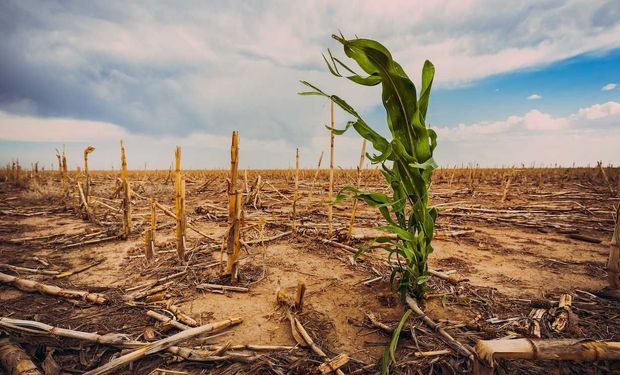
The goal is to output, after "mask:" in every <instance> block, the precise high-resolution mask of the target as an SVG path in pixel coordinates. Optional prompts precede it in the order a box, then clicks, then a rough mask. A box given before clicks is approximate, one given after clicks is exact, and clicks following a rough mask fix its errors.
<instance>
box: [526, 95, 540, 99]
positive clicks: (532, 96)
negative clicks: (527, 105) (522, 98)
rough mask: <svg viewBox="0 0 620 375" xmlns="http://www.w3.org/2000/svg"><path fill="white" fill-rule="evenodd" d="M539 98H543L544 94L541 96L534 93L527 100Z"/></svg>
mask: <svg viewBox="0 0 620 375" xmlns="http://www.w3.org/2000/svg"><path fill="white" fill-rule="evenodd" d="M538 99H542V96H540V95H538V94H532V95H530V96H528V97H527V100H538Z"/></svg>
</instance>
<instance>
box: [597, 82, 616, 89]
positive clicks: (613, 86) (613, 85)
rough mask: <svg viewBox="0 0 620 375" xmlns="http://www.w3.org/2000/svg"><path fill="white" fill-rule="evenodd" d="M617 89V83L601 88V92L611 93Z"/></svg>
mask: <svg viewBox="0 0 620 375" xmlns="http://www.w3.org/2000/svg"><path fill="white" fill-rule="evenodd" d="M616 87H618V84H617V83H608V84H606V85H605V86H603V87H601V91H611V90H615V89H616Z"/></svg>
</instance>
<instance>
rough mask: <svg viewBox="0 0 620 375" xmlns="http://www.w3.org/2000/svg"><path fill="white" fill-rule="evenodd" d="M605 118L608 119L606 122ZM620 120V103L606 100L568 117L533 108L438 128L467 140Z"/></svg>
mask: <svg viewBox="0 0 620 375" xmlns="http://www.w3.org/2000/svg"><path fill="white" fill-rule="evenodd" d="M602 120H606V121H607V122H604V121H602ZM609 124H620V103H618V102H607V103H602V104H594V105H592V106H590V107H587V108H580V109H579V110H578V111H577V112H575V113H573V114H571V115H569V116H566V117H554V116H552V115H550V114H548V113H544V112H541V111H540V110H538V109H533V110H531V111H529V112H527V113H526V114H524V115H523V116H509V117H507V118H506V119H505V120H501V121H494V122H486V121H485V122H479V123H474V124H470V125H466V124H459V125H458V126H456V127H447V126H439V127H436V128H435V131H436V132H437V134H438V135H439V137H440V139H442V138H443V139H449V140H467V141H471V140H473V139H476V138H483V137H487V136H495V135H498V134H513V135H514V134H521V135H528V134H532V133H533V132H539V131H545V132H555V133H556V134H557V131H559V130H566V129H572V130H577V131H579V130H583V129H585V128H588V127H590V128H592V126H593V125H596V126H599V127H600V126H602V125H609Z"/></svg>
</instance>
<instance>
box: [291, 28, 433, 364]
mask: <svg viewBox="0 0 620 375" xmlns="http://www.w3.org/2000/svg"><path fill="white" fill-rule="evenodd" d="M332 37H333V38H334V39H336V40H337V41H338V42H340V43H341V44H342V45H343V47H344V53H345V54H346V55H347V57H349V58H351V59H353V60H355V62H356V63H357V64H358V65H359V67H360V68H361V69H362V70H363V71H364V72H365V73H366V74H367V75H365V76H362V75H360V74H357V73H356V72H355V71H354V70H353V69H351V68H349V67H348V66H347V65H345V64H344V63H343V62H342V61H341V60H339V59H338V58H335V57H333V56H332V54H331V51H328V52H329V59H328V58H327V57H325V56H323V59H324V60H325V63H326V64H327V67H328V69H329V71H330V72H331V73H332V74H333V75H335V76H337V77H343V75H342V74H341V71H342V73H346V74H348V75H345V76H344V77H346V78H347V79H349V80H351V81H353V82H355V83H357V84H360V85H363V86H375V85H379V84H381V87H382V102H383V106H384V107H385V110H386V114H387V127H388V130H389V132H390V134H391V136H392V139H391V140H388V139H386V138H385V137H384V136H383V135H382V134H381V133H384V132H380V131H377V130H375V129H373V128H371V127H370V126H369V125H368V124H367V123H366V122H365V121H364V119H363V118H362V117H361V116H360V115H359V114H358V113H357V111H356V110H355V109H354V108H353V107H351V106H350V105H349V104H348V103H347V102H346V101H344V100H343V99H341V98H340V97H338V96H336V95H331V94H327V93H325V92H324V91H322V90H321V89H319V88H318V87H316V86H314V85H312V84H311V83H308V82H306V81H302V83H303V84H304V85H306V86H307V87H309V88H310V89H311V90H310V91H306V92H302V93H300V94H301V95H319V96H324V97H327V98H329V99H330V100H331V102H332V103H335V104H336V105H338V106H339V107H340V108H341V109H343V110H344V111H345V112H347V113H348V114H349V115H351V116H352V117H353V120H352V121H349V122H348V123H347V125H346V127H345V128H344V129H342V130H338V129H335V128H334V125H333V123H332V124H331V126H328V127H327V128H328V129H329V130H330V132H332V133H333V134H336V135H341V134H343V133H344V132H346V131H347V130H348V129H349V128H351V127H352V128H353V129H355V131H357V133H358V134H359V135H360V136H362V137H363V138H364V139H366V140H367V141H369V142H370V143H371V144H372V146H373V148H374V149H375V150H376V151H377V152H378V154H375V155H367V156H368V159H369V160H370V161H371V163H373V164H380V165H381V168H382V170H381V171H382V173H383V176H384V177H385V180H386V182H387V183H388V185H389V186H390V188H391V190H392V194H391V196H388V195H386V194H382V193H375V192H366V191H362V190H360V189H359V188H357V187H354V186H346V187H344V188H343V189H342V190H341V191H340V193H339V194H338V196H337V197H336V199H335V202H338V201H341V200H344V199H349V198H356V199H360V200H363V201H364V202H366V203H367V204H368V205H370V206H372V207H376V208H378V209H379V211H380V212H381V214H382V216H383V218H384V219H385V221H386V222H387V223H386V224H385V225H383V226H381V227H379V229H381V230H383V231H385V232H388V233H389V234H392V235H391V236H382V237H379V238H377V239H376V240H375V242H373V243H372V244H371V245H370V246H368V247H366V248H363V249H362V250H360V251H359V252H358V254H356V256H359V255H360V254H361V253H362V252H363V251H366V250H368V249H384V250H386V251H387V253H388V261H389V262H390V263H392V261H395V262H394V263H395V264H396V266H394V267H393V269H392V273H391V277H390V283H391V285H392V287H393V288H394V289H396V290H398V292H399V293H400V296H401V299H402V300H403V302H404V301H405V299H406V298H407V297H408V296H409V295H413V296H414V297H416V298H422V296H423V294H424V292H425V290H426V281H427V280H428V266H427V259H428V256H429V254H431V253H432V251H433V247H432V245H431V241H432V240H433V232H434V227H435V219H436V217H437V212H436V210H435V209H434V208H429V189H430V185H431V177H432V173H433V170H434V169H435V168H436V167H437V165H436V163H435V161H434V159H433V150H434V149H435V146H436V145H437V141H436V140H437V134H436V133H435V131H433V130H432V129H430V128H428V127H427V126H426V113H427V108H428V103H429V98H430V93H431V86H432V83H433V77H434V75H435V67H434V66H433V64H432V63H431V62H430V61H428V60H427V61H426V62H425V63H424V67H423V69H422V86H421V88H422V90H421V91H420V95H419V97H418V96H417V92H416V88H415V85H414V84H413V82H412V81H411V80H410V79H409V77H408V76H407V74H406V73H405V71H404V70H403V68H402V67H401V66H400V64H398V63H397V62H396V61H394V60H393V58H392V55H391V54H390V52H389V51H388V50H387V48H385V47H384V46H383V45H381V44H380V43H378V42H376V41H374V40H370V39H351V40H347V39H345V38H344V36H342V35H340V36H338V35H333V36H332ZM393 234H395V235H396V236H393ZM409 313H410V312H407V313H405V315H404V316H403V318H402V319H401V322H400V324H399V328H402V327H403V326H404V324H405V322H406V320H407V318H408V316H409ZM398 331H399V330H397V331H396V333H395V334H394V337H393V338H392V342H391V343H390V345H389V346H388V347H387V348H386V353H385V355H384V361H383V373H387V372H389V367H390V364H391V363H392V362H393V361H394V352H395V349H396V345H397V343H398V334H399V333H398Z"/></svg>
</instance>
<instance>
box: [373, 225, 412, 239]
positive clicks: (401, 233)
mask: <svg viewBox="0 0 620 375" xmlns="http://www.w3.org/2000/svg"><path fill="white" fill-rule="evenodd" d="M377 229H378V230H382V231H385V232H390V233H394V234H396V235H397V236H398V237H399V238H401V239H403V240H405V241H412V240H413V237H412V236H411V233H409V232H407V231H406V230H404V229H402V228H399V227H398V226H396V225H382V226H380V227H377Z"/></svg>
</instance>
